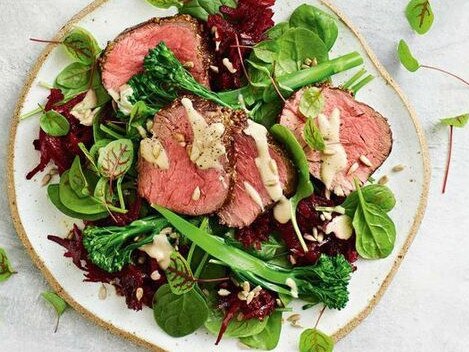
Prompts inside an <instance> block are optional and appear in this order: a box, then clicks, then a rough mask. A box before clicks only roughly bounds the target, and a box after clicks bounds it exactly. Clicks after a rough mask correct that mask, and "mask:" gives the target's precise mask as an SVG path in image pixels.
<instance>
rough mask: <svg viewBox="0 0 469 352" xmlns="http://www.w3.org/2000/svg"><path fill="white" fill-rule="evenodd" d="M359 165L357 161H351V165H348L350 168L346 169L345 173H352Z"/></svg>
mask: <svg viewBox="0 0 469 352" xmlns="http://www.w3.org/2000/svg"><path fill="white" fill-rule="evenodd" d="M359 167H360V165H358V163H353V164H352V166H350V169H348V171H347V175H351V174H353V173H354V172H355V171H357V170H358V168H359Z"/></svg>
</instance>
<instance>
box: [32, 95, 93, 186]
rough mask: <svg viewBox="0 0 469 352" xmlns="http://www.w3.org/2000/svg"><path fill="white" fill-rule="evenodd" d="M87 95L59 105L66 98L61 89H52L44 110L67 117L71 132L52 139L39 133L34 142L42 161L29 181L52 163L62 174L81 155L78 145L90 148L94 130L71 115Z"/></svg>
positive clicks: (41, 132)
mask: <svg viewBox="0 0 469 352" xmlns="http://www.w3.org/2000/svg"><path fill="white" fill-rule="evenodd" d="M85 95H86V93H82V94H79V95H77V96H76V97H75V98H73V99H72V100H70V101H69V102H67V103H65V104H61V105H59V104H60V102H61V101H62V100H63V98H64V96H63V94H62V92H61V91H60V89H51V91H50V95H49V97H48V99H47V103H46V105H45V107H44V110H46V111H50V110H54V111H57V112H58V113H60V114H62V115H63V116H65V118H66V119H67V120H68V122H69V123H70V132H69V133H68V134H67V135H66V136H63V137H52V136H49V135H47V134H46V133H45V132H44V131H42V130H40V131H39V138H38V139H36V140H35V141H34V142H33V145H34V148H35V149H36V150H38V151H39V152H40V154H41V159H40V162H39V164H38V165H37V166H36V167H35V168H34V169H33V170H31V171H30V172H29V173H28V174H27V175H26V178H27V179H28V180H29V179H31V178H33V177H34V175H36V174H37V173H38V172H40V171H43V170H44V168H45V167H46V166H47V165H48V164H49V162H51V161H52V162H53V163H54V164H55V165H56V166H57V169H58V171H59V173H60V174H62V173H63V172H64V171H66V170H68V169H69V168H70V166H71V164H72V162H73V159H74V158H75V156H76V155H81V151H80V148H79V147H78V144H79V143H80V142H81V143H84V144H85V145H86V146H87V147H89V146H90V144H91V142H92V138H93V132H92V128H91V127H88V126H83V125H82V124H80V122H79V121H78V120H77V119H76V118H75V117H73V116H72V115H71V114H70V111H71V110H72V109H73V107H74V106H75V105H76V104H78V103H79V102H81V101H82V100H83V98H84V97H85Z"/></svg>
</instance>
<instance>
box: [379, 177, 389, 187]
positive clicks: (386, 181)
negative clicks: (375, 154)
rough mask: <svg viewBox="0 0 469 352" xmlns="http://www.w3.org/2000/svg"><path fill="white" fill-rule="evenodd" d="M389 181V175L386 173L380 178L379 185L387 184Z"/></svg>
mask: <svg viewBox="0 0 469 352" xmlns="http://www.w3.org/2000/svg"><path fill="white" fill-rule="evenodd" d="M388 182H389V177H388V176H386V175H384V176H383V177H381V178H380V179H379V180H378V184H379V185H385V184H386V183H388Z"/></svg>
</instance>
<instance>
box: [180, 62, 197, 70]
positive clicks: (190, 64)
mask: <svg viewBox="0 0 469 352" xmlns="http://www.w3.org/2000/svg"><path fill="white" fill-rule="evenodd" d="M182 66H184V68H189V69H191V68H194V66H195V65H194V63H193V62H192V61H187V62H185V63H184V64H183V65H182Z"/></svg>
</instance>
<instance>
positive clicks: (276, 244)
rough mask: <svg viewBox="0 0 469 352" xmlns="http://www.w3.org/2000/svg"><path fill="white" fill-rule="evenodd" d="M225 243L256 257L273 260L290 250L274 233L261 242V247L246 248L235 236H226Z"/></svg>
mask: <svg viewBox="0 0 469 352" xmlns="http://www.w3.org/2000/svg"><path fill="white" fill-rule="evenodd" d="M225 243H226V244H228V245H230V246H233V247H236V248H239V249H242V250H244V251H246V252H248V253H249V254H252V255H253V256H255V257H256V258H259V259H263V260H266V261H269V260H272V259H274V258H275V257H277V256H279V255H280V254H282V253H287V252H288V249H287V247H286V246H285V244H284V243H283V242H282V241H280V240H278V239H277V238H276V236H274V235H269V237H268V239H267V240H266V241H263V242H262V243H261V248H260V249H255V248H245V247H244V245H243V244H242V243H241V242H239V241H238V240H236V239H235V238H234V237H233V236H225Z"/></svg>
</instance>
